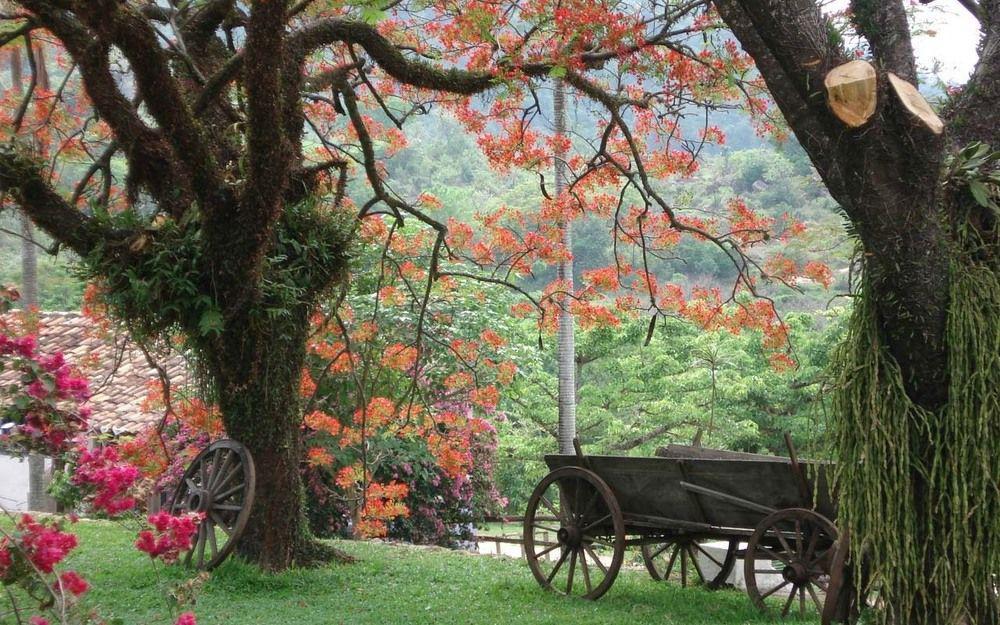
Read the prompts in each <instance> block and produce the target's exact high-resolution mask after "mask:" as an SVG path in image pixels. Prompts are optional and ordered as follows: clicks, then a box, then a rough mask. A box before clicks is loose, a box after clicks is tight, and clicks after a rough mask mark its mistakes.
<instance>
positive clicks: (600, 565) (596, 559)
mask: <svg viewBox="0 0 1000 625" xmlns="http://www.w3.org/2000/svg"><path fill="white" fill-rule="evenodd" d="M583 550H584V551H586V552H587V553H589V554H590V558H591V559H592V560H593V561H594V562H595V563H596V564H597V568H599V569H601V572H602V573H604V574H605V575H607V574H608V567H606V566H604V563H603V562H601V559H600V558H599V557H598V556H597V554H596V553H594V550H593V549H591V548H590V546H589V545H584V546H583Z"/></svg>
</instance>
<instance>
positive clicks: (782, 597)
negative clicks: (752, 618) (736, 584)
mask: <svg viewBox="0 0 1000 625" xmlns="http://www.w3.org/2000/svg"><path fill="white" fill-rule="evenodd" d="M836 541H837V529H836V527H834V525H833V523H831V522H830V520H829V519H827V518H826V517H824V516H823V515H821V514H818V513H816V512H813V511H812V510H805V509H801V508H789V509H786V510H779V511H777V512H775V513H773V514H771V515H769V516H767V517H765V518H764V520H763V521H761V522H760V524H759V525H758V526H757V529H756V530H754V533H753V535H752V536H751V537H750V540H749V541H748V542H747V551H746V556H745V557H744V560H743V567H744V569H743V572H744V577H745V578H746V584H747V594H748V595H750V599H751V601H753V602H754V605H756V606H757V607H758V608H760V609H761V610H767V606H768V604H767V600H768V599H772V600H774V601H775V603H776V605H781V616H783V617H784V616H788V614H789V613H790V612H792V611H793V610H795V609H797V610H798V612H799V613H800V614H801V615H805V614H806V613H807V611H809V610H812V609H813V608H815V609H816V610H818V611H819V612H820V613H822V612H823V597H824V596H825V595H826V593H827V591H828V590H829V587H830V586H829V585H830V568H831V559H832V557H833V551H834V549H833V548H834V545H835V544H836ZM796 604H797V605H796Z"/></svg>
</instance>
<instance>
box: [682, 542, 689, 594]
mask: <svg viewBox="0 0 1000 625" xmlns="http://www.w3.org/2000/svg"><path fill="white" fill-rule="evenodd" d="M687 585H688V553H687V549H685V548H683V547H681V586H684V587H687Z"/></svg>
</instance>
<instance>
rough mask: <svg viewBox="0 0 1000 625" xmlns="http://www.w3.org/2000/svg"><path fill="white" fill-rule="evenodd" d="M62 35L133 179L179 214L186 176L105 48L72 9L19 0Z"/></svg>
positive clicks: (186, 199)
mask: <svg viewBox="0 0 1000 625" xmlns="http://www.w3.org/2000/svg"><path fill="white" fill-rule="evenodd" d="M18 2H19V3H20V4H21V5H23V6H24V7H25V8H27V9H29V10H31V11H33V12H34V13H35V14H36V16H37V17H38V20H39V22H40V23H41V24H42V25H43V26H44V27H45V28H47V29H48V30H49V31H51V32H52V33H53V34H54V35H55V36H56V37H58V38H59V39H60V41H62V43H63V45H64V46H65V47H66V50H67V51H68V52H69V54H70V55H71V56H72V57H73V59H74V60H75V61H76V62H77V65H78V66H79V68H80V75H81V77H82V78H83V84H84V87H85V88H86V90H87V94H88V95H89V96H90V99H91V101H92V102H93V105H94V109H95V110H96V111H97V112H98V114H100V116H101V118H102V119H103V120H104V121H105V122H107V124H108V126H110V127H111V130H112V131H113V132H114V133H115V136H116V137H117V139H118V141H119V142H120V143H121V146H122V149H123V150H124V151H125V153H126V154H127V156H128V159H129V163H130V166H131V172H130V173H131V176H132V178H133V180H134V181H135V182H136V183H138V184H140V185H143V186H145V187H146V188H148V189H149V191H150V193H151V194H152V195H153V197H154V198H156V200H157V202H158V203H159V205H160V208H161V209H163V210H165V211H167V212H168V213H170V214H172V215H174V216H179V215H181V214H183V212H184V211H185V210H187V207H188V206H190V204H191V202H192V201H193V197H194V193H193V191H192V189H191V186H190V181H189V180H188V179H187V178H186V177H185V176H184V175H182V174H181V172H180V165H179V163H178V162H177V160H176V158H175V157H174V155H173V153H172V151H171V149H170V146H169V145H167V143H166V142H165V141H164V140H163V137H162V136H161V135H160V134H159V133H158V132H156V131H154V130H153V129H151V128H150V127H149V126H147V125H146V124H145V122H143V120H142V119H141V118H140V117H139V115H138V113H137V112H136V110H135V107H134V106H133V105H132V103H130V102H129V101H128V100H127V99H126V98H125V96H124V95H122V93H121V91H120V90H119V89H118V84H117V82H116V80H115V78H114V76H113V75H112V73H111V67H110V64H109V62H108V48H107V46H106V45H102V44H101V43H100V42H98V41H97V40H95V39H94V37H93V36H92V35H91V34H90V33H89V32H88V31H87V29H86V28H85V27H84V26H83V24H81V23H80V22H79V20H77V19H76V18H75V17H74V16H73V15H72V14H71V13H69V12H68V11H64V10H63V9H60V8H55V7H53V6H52V4H51V3H48V2H44V1H42V0H18Z"/></svg>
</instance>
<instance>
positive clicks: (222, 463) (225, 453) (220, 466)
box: [208, 449, 231, 491]
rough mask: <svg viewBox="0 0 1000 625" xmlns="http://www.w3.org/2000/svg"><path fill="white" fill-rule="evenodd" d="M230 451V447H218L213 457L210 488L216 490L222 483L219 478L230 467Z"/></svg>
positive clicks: (209, 481)
mask: <svg viewBox="0 0 1000 625" xmlns="http://www.w3.org/2000/svg"><path fill="white" fill-rule="evenodd" d="M230 456H231V454H230V451H229V450H228V449H218V450H216V452H215V455H214V456H213V457H212V477H211V478H209V480H208V490H211V491H214V490H216V489H217V488H218V487H219V486H221V483H220V482H219V480H220V479H221V478H222V476H223V475H224V474H225V472H226V469H227V468H228V467H229V459H230Z"/></svg>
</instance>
